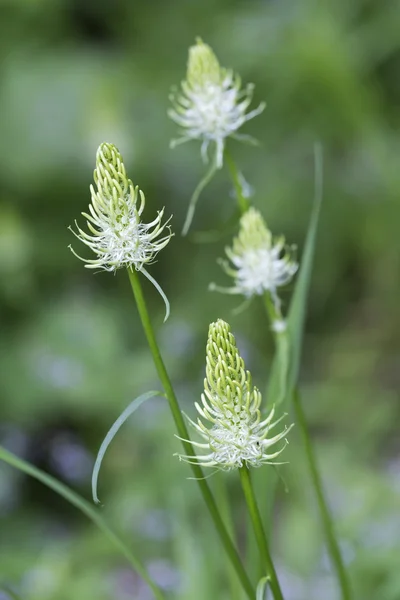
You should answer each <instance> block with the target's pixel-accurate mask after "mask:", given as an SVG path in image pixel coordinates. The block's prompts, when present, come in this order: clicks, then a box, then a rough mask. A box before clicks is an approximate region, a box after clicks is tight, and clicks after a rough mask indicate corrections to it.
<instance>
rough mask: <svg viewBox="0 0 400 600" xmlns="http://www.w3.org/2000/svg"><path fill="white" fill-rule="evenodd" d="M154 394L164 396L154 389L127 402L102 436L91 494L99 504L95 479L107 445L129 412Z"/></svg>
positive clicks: (128, 415)
mask: <svg viewBox="0 0 400 600" xmlns="http://www.w3.org/2000/svg"><path fill="white" fill-rule="evenodd" d="M154 396H164V394H163V393H162V392H158V391H156V392H153V391H151V392H146V393H145V394H142V395H141V396H138V397H137V398H135V399H134V400H132V402H131V403H130V404H129V406H127V407H126V409H125V410H124V411H123V413H121V414H120V416H119V417H118V419H117V420H116V421H115V423H114V424H113V425H112V427H111V428H110V429H109V431H108V433H107V435H106V437H105V438H104V440H103V442H102V444H101V446H100V450H99V451H98V453H97V457H96V462H95V463H94V467H93V474H92V495H93V500H94V502H95V503H96V504H100V500H99V498H98V496H97V480H98V478H99V472H100V467H101V463H102V462H103V458H104V455H105V453H106V451H107V448H108V446H109V445H110V443H111V442H112V440H113V439H114V437H115V436H116V434H117V433H118V431H119V430H120V429H121V427H122V425H123V424H124V423H125V421H126V420H127V419H128V418H129V417H130V416H131V414H133V413H134V412H135V411H136V410H137V409H138V408H139V406H140V405H141V404H143V402H146V400H149V399H150V398H154ZM164 397H165V396H164Z"/></svg>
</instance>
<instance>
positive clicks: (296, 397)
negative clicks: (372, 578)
mask: <svg viewBox="0 0 400 600" xmlns="http://www.w3.org/2000/svg"><path fill="white" fill-rule="evenodd" d="M293 404H294V408H295V411H296V417H297V421H298V424H299V426H300V431H301V435H302V438H303V444H304V449H305V452H306V457H307V462H308V467H309V470H310V475H311V480H312V482H313V486H314V491H315V495H316V497H317V502H318V508H319V512H320V515H321V521H322V525H323V528H324V532H325V538H326V542H327V545H328V549H329V554H330V555H331V559H332V562H333V566H334V568H335V571H336V575H337V578H338V581H339V583H340V589H341V596H342V600H350V599H351V591H350V583H349V580H348V576H347V572H346V569H345V566H344V564H343V559H342V555H341V553H340V549H339V544H338V542H337V539H336V536H335V532H334V528H333V522H332V517H331V514H330V511H329V508H328V505H327V503H326V500H325V495H324V492H323V487H322V481H321V477H320V474H319V471H318V466H317V461H316V458H315V453H314V450H313V446H312V442H311V437H310V434H309V431H308V427H307V421H306V417H305V414H304V411H303V407H302V404H301V399H300V394H299V392H298V391H297V390H295V392H294V394H293Z"/></svg>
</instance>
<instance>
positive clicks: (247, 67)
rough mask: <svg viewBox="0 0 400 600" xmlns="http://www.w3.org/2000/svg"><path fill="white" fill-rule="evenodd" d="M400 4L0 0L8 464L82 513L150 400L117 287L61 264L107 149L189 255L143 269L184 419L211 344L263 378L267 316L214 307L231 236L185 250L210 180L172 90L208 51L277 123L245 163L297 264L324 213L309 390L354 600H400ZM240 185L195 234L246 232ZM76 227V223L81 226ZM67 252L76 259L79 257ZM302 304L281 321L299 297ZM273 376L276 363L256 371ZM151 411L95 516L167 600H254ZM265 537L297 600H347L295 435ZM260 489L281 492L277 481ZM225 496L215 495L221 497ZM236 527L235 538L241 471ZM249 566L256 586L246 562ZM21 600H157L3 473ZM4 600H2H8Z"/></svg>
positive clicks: (0, 497)
mask: <svg viewBox="0 0 400 600" xmlns="http://www.w3.org/2000/svg"><path fill="white" fill-rule="evenodd" d="M399 32H400V4H399V2H398V0H394V1H389V0H380V1H379V2H376V1H373V0H352V1H350V2H348V1H346V0H322V1H317V0H314V1H312V0H299V1H293V0H292V1H278V0H269V1H268V0H246V1H239V0H236V1H230V2H228V1H225V2H224V1H223V0H201V1H200V0H198V1H196V0H191V1H188V0H170V1H169V2H166V1H163V0H151V2H134V1H129V0H113V1H112V2H111V1H108V2H107V1H106V0H9V1H8V2H7V1H4V0H1V1H0V57H1V87H0V305H1V339H0V369H1V378H0V390H1V397H0V442H1V443H2V444H3V445H5V446H6V447H7V448H9V449H10V450H13V451H14V452H15V453H17V454H19V455H21V456H24V457H25V458H27V459H28V460H30V461H32V462H34V463H35V464H36V465H37V466H39V467H41V468H43V469H45V470H47V471H49V472H50V473H52V474H53V475H55V476H57V477H58V478H60V479H61V480H63V481H65V482H67V483H68V484H69V485H71V486H72V487H74V488H75V489H77V490H78V491H79V492H80V493H82V494H83V495H84V496H86V497H90V475H91V469H92V465H93V461H94V457H95V454H96V452H97V449H98V447H99V445H100V443H101V441H102V439H103V437H104V435H105V433H106V431H107V429H108V427H109V426H110V425H111V423H112V422H113V421H114V419H115V418H116V417H117V416H118V414H119V413H120V412H121V410H122V409H123V408H124V407H125V406H126V405H127V404H128V403H129V401H130V400H132V399H133V398H134V397H135V396H136V395H138V394H139V393H142V392H143V391H147V390H148V389H157V388H159V386H160V384H159V383H158V381H157V378H156V375H155V371H154V368H153V365H152V361H151V357H150V354H149V351H148V350H147V347H146V345H145V342H144V337H143V334H142V331H141V327H140V323H139V319H138V315H137V312H136V308H135V305H134V303H133V301H132V296H131V292H130V289H129V282H128V279H127V276H126V274H125V273H124V272H119V273H117V275H116V276H115V277H114V276H112V275H110V274H106V273H103V274H98V275H93V274H92V273H91V272H90V271H88V270H85V269H84V268H83V264H82V263H80V262H79V261H78V260H76V259H75V258H74V257H73V255H72V254H71V253H70V252H69V250H68V248H67V246H68V244H70V243H73V242H74V239H73V237H72V234H70V232H68V230H67V226H68V225H71V224H73V221H74V219H75V218H79V215H80V212H81V211H82V210H86V208H87V205H88V202H89V199H90V196H89V185H90V183H91V181H92V170H93V168H94V160H95V152H96V149H97V146H98V145H99V144H100V143H101V142H102V141H108V142H112V143H114V144H116V145H117V146H118V147H119V148H120V150H121V152H122V154H123V156H124V158H125V164H126V166H127V169H128V173H129V174H130V177H131V178H132V179H133V181H134V183H135V184H139V185H140V187H141V188H142V189H143V190H144V192H145V194H146V199H147V203H146V212H145V219H146V220H147V221H150V220H151V219H152V218H154V216H155V212H156V210H157V209H159V208H161V207H162V206H165V207H166V214H167V215H169V214H171V213H173V215H174V216H173V221H172V223H173V229H174V231H175V232H176V236H175V237H174V238H173V239H172V241H171V243H170V244H169V246H168V247H167V248H166V249H165V250H164V251H163V252H162V253H161V254H160V255H159V260H158V263H157V264H155V265H154V266H153V267H152V268H151V274H152V275H153V276H154V277H156V278H157V280H158V281H159V282H160V284H161V285H162V287H163V288H164V290H165V291H166V293H167V295H168V297H169V299H170V301H171V309H172V312H171V318H170V320H169V321H168V323H167V324H165V325H162V318H163V311H164V307H163V305H162V301H161V299H160V297H159V296H158V294H157V293H156V292H155V290H154V288H153V287H152V286H151V285H150V284H149V283H148V282H147V281H145V280H144V281H143V286H144V288H145V293H146V295H147V298H148V302H149V306H150V310H151V312H152V314H153V315H154V321H155V324H156V327H157V331H158V336H159V340H160V343H161V346H162V349H163V352H164V355H165V358H166V362H167V366H168V368H169V369H170V372H171V375H172V377H173V380H174V383H175V385H176V389H177V392H178V396H179V399H180V401H181V403H182V405H183V406H184V407H185V409H186V410H187V411H188V412H189V413H190V414H191V415H192V416H193V401H194V400H195V399H197V398H198V397H199V394H200V392H201V389H202V378H203V376H204V375H203V373H204V349H205V341H206V335H207V327H208V324H209V322H210V321H213V320H215V319H217V318H218V317H221V318H224V319H225V320H227V321H229V322H230V324H231V326H232V329H233V331H234V333H235V334H236V336H237V340H238V343H239V346H240V349H241V351H242V353H243V354H244V356H245V358H246V362H247V366H248V368H250V369H251V370H252V373H253V377H254V381H255V383H256V385H258V386H259V387H261V389H263V388H264V385H265V382H266V379H267V376H268V368H269V365H270V363H271V357H272V351H273V348H272V344H271V341H270V340H269V336H268V335H267V333H268V331H267V326H266V325H261V324H262V323H264V322H265V321H264V314H263V310H262V306H261V303H260V304H259V303H258V302H256V301H255V302H253V304H252V305H251V308H250V309H249V310H247V311H246V312H244V313H242V314H240V315H238V316H235V315H233V314H232V310H233V309H234V308H235V307H237V306H238V304H240V299H239V298H235V297H230V296H222V295H218V294H215V293H214V294H212V293H210V292H208V291H207V286H208V283H209V282H210V281H217V282H218V283H220V284H221V285H222V284H224V285H225V284H226V283H227V280H226V279H225V276H224V275H223V273H222V271H221V270H220V267H219V266H218V265H217V263H216V259H217V257H219V256H221V255H222V253H223V248H224V246H225V245H226V244H227V243H229V240H230V238H231V236H232V234H233V233H234V230H232V231H231V232H230V233H228V234H227V235H226V236H225V237H224V238H222V239H220V240H218V241H216V242H214V243H208V244H205V243H203V244H199V243H195V241H194V240H193V237H192V239H190V236H189V238H188V239H182V238H181V237H180V235H179V232H180V229H181V227H182V224H183V220H184V216H185V212H186V207H187V203H188V199H189V197H190V194H191V193H192V191H193V189H194V187H195V185H196V184H197V182H198V180H199V179H200V177H201V176H202V173H203V171H204V166H203V165H202V163H201V161H200V158H199V145H198V144H196V143H192V144H187V145H185V146H184V147H179V148H177V149H176V150H174V151H172V150H170V149H169V146H168V145H169V140H170V139H171V138H173V137H174V136H175V135H176V127H175V125H174V124H173V123H172V122H171V121H169V119H168V118H167V116H166V111H167V108H168V94H169V91H170V88H171V86H172V85H173V84H179V82H180V81H181V79H183V77H184V74H185V64H186V56H187V48H188V46H189V45H191V44H192V43H193V42H194V39H195V37H196V36H197V35H201V36H202V38H203V39H204V40H205V41H206V42H208V43H209V44H210V45H211V46H212V47H213V48H214V50H215V52H216V53H217V55H218V57H219V59H220V61H221V64H223V65H225V66H227V67H233V68H234V69H235V70H237V71H238V72H239V73H240V74H241V76H242V78H243V80H244V81H245V82H248V81H252V82H254V83H255V84H256V92H255V101H254V102H255V105H256V103H258V102H260V101H262V100H264V99H265V100H266V101H267V109H266V111H265V112H264V113H263V114H262V115H261V116H260V117H258V118H257V119H255V120H254V121H251V122H250V123H249V124H248V125H247V126H246V130H245V131H246V133H251V134H253V135H255V136H256V137H257V138H258V139H259V140H260V141H261V147H260V148H252V147H247V146H244V145H239V144H235V143H233V144H232V147H231V149H232V152H233V154H234V156H235V159H236V161H237V163H238V164H239V165H240V168H241V170H242V171H243V173H244V175H245V177H246V179H247V180H248V181H249V182H250V183H251V185H252V186H253V187H254V199H253V201H254V204H255V205H256V206H257V207H258V208H259V209H260V210H261V211H262V213H263V214H264V216H265V217H266V219H267V221H268V224H269V226H270V228H271V229H272V230H273V232H275V233H277V234H278V233H282V232H284V233H285V235H286V238H287V240H288V241H289V242H290V243H292V242H293V243H297V245H298V247H299V256H300V257H301V250H302V244H303V242H304V237H305V232H306V228H307V221H308V217H309V212H310V207H311V200H312V194H313V159H312V145H313V142H314V141H315V140H316V139H319V140H320V141H321V142H322V143H323V146H324V152H325V197H324V205H323V211H322V218H321V226H320V231H319V237H318V246H317V254H316V262H315V270H314V275H313V281H312V289H311V297H310V303H309V315H308V320H307V330H306V337H305V347H304V354H303V364H302V385H301V387H302V392H303V398H304V403H305V408H306V411H307V415H308V417H309V422H310V426H311V429H312V433H313V437H314V440H315V444H316V448H317V452H318V459H319V463H320V466H321V469H322V472H323V479H324V484H325V488H326V492H327V497H328V500H329V504H330V506H331V508H332V511H333V514H334V517H335V520H336V525H337V531H338V533H339V536H340V540H341V546H342V549H343V553H344V557H345V561H346V564H347V566H348V568H349V570H350V573H351V577H352V582H353V586H354V590H355V598H357V599H360V600H361V599H362V600H375V599H376V600H399V598H400V570H399V563H400V458H399V451H400V443H399V423H400V404H399V393H398V389H399V383H400V375H399V372H400V370H399V367H400V313H399V309H398V305H399V293H400V278H399V273H400V268H399V267H400V243H399V225H400V203H399V198H400V169H399V149H400V143H399V139H400V138H399V122H400V108H399V107H400V77H399V73H400V34H399ZM231 192H232V190H231V185H230V183H229V180H228V175H227V172H226V171H225V170H224V171H223V172H221V173H219V174H218V176H217V177H216V178H215V179H214V180H213V182H212V183H211V185H210V186H209V187H208V188H207V189H206V190H205V192H204V193H203V195H202V197H201V200H200V202H199V207H198V211H197V213H196V217H195V221H194V227H193V229H195V230H198V231H206V230H208V229H215V228H216V227H218V226H219V225H220V224H221V223H223V222H224V221H227V220H228V219H229V217H230V216H231V215H232V214H233V212H234V202H235V201H234V199H233V197H232V193H231ZM81 222H83V219H81ZM74 247H75V248H76V249H77V251H82V252H84V250H82V248H79V242H77V241H75V244H74ZM290 291H291V290H288V291H287V292H286V293H285V295H284V302H285V304H286V306H287V303H288V301H289V298H290ZM266 357H268V358H266ZM173 431H174V429H173V424H172V421H171V418H170V416H169V412H168V409H167V407H166V405H165V403H164V402H163V400H162V399H157V398H155V399H154V400H152V401H150V402H149V403H147V404H146V405H144V406H142V407H141V408H140V410H139V412H137V413H136V414H135V416H134V417H133V418H132V419H131V421H130V422H129V423H128V424H126V425H125V427H124V428H123V430H122V431H121V432H120V434H119V436H118V438H117V439H116V440H115V441H114V443H113V445H112V447H111V448H110V451H109V454H108V455H107V457H106V461H105V463H104V468H103V471H102V473H101V476H100V498H101V499H102V500H103V502H104V503H105V506H104V508H103V509H102V510H103V513H104V515H105V516H106V517H107V518H109V520H110V521H111V522H112V523H113V524H114V525H115V526H116V527H118V528H119V529H120V530H122V531H123V532H124V535H125V536H126V539H127V540H128V542H129V544H130V545H131V547H132V548H133V549H134V550H136V551H137V553H138V554H139V555H140V556H141V558H142V559H143V561H144V562H145V563H146V565H147V566H148V568H149V570H150V572H151V574H152V575H153V576H154V578H155V579H156V581H157V582H158V583H159V584H160V585H161V586H162V587H163V588H164V589H165V590H167V591H168V592H169V593H170V594H171V598H177V599H182V600H183V599H193V600H206V599H207V600H208V599H210V598H213V599H214V598H218V599H222V600H228V599H231V598H233V599H234V600H240V598H241V597H242V596H241V593H240V591H237V590H236V591H235V590H234V589H231V588H230V587H229V570H228V566H227V563H226V560H225V559H224V557H223V555H222V553H221V550H220V545H219V540H218V539H217V536H216V534H215V532H214V531H213V529H212V526H211V525H210V523H209V520H208V515H207V514H206V513H205V510H204V508H203V505H202V502H201V499H200V498H199V494H198V489H197V486H196V484H195V483H194V482H193V481H189V480H188V479H187V477H188V476H189V470H188V468H187V466H185V465H183V464H182V463H179V461H178V460H177V459H176V458H173V457H172V454H173V453H174V452H176V451H178V450H179V442H178V441H177V440H176V439H175V438H174V437H173ZM291 442H292V443H291V445H290V451H289V450H288V457H290V464H289V465H287V466H285V467H283V468H282V474H283V477H284V479H285V481H286V484H287V485H288V488H289V493H287V494H286V493H285V492H284V490H283V486H281V490H280V494H279V498H278V504H277V507H276V512H275V518H274V541H273V543H274V555H275V557H276V563H277V568H278V571H279V574H280V577H281V579H282V585H283V588H284V591H285V599H286V600H335V599H336V598H338V597H339V595H338V591H337V589H336V584H335V581H334V578H333V576H332V572H331V567H330V563H329V558H328V556H327V554H326V552H325V550H324V544H323V539H322V532H321V527H320V524H319V521H318V517H317V511H316V507H315V503H314V499H313V494H312V490H311V487H310V483H309V479H308V475H307V472H306V469H305V466H304V464H303V459H302V458H301V456H302V455H301V453H300V452H298V443H299V442H298V440H297V434H296V433H294V434H293V436H292V439H291ZM263 474H264V476H265V478H268V475H269V470H268V469H267V468H266V469H264V470H263ZM219 477H220V476H219V475H218V476H215V478H213V479H211V480H210V482H211V485H212V486H213V487H214V488H216V491H217V492H218V489H217V488H218V482H219V479H218V478H219ZM227 478H228V485H229V488H230V492H231V497H232V498H233V499H235V521H236V523H237V529H238V534H239V536H240V538H241V539H243V536H244V531H245V526H246V524H245V520H244V515H243V510H242V507H241V495H240V490H239V489H238V487H237V481H236V477H235V475H229V476H228V477H227ZM253 566H254V565H253ZM1 586H4V587H6V586H8V587H10V588H11V589H13V590H14V591H15V592H17V593H18V594H19V597H20V598H21V599H22V600H72V599H74V600H76V599H78V598H79V600H86V599H88V600H91V599H92V598H96V599H97V600H111V599H112V600H127V599H128V598H136V599H138V600H149V599H150V598H151V597H152V596H151V594H150V592H149V591H148V589H147V587H146V586H145V585H144V584H143V583H142V582H141V581H140V579H139V578H138V577H137V576H136V575H135V574H133V573H132V572H131V571H130V570H129V568H128V567H127V565H126V563H125V562H124V560H123V559H122V558H121V557H120V556H119V555H117V554H116V553H115V552H114V550H113V548H112V547H110V545H109V543H108V542H107V540H105V539H103V538H102V537H101V535H100V533H98V532H97V531H96V530H95V529H94V528H93V527H92V525H91V524H89V523H88V522H87V521H86V520H84V519H83V517H81V516H80V514H78V513H77V512H76V511H75V510H74V509H73V508H71V507H70V506H69V505H67V504H66V503H65V502H64V501H63V500H61V499H60V498H59V497H57V496H55V495H54V494H53V493H51V492H50V491H48V490H47V489H45V488H44V487H42V486H41V485H39V484H38V483H36V482H34V481H32V480H27V479H26V478H25V477H23V476H22V475H20V474H19V473H17V472H15V471H13V470H11V469H10V468H8V467H5V466H4V465H2V464H1V465H0V587H1ZM9 597H10V596H9V595H8V594H7V593H6V592H5V591H3V592H2V591H0V599H1V600H6V599H7V600H8V599H9Z"/></svg>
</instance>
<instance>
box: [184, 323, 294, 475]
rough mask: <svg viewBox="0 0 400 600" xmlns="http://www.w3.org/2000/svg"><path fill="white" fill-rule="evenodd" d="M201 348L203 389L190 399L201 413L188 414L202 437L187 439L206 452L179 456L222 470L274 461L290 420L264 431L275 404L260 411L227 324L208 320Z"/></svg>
mask: <svg viewBox="0 0 400 600" xmlns="http://www.w3.org/2000/svg"><path fill="white" fill-rule="evenodd" d="M206 350H207V356H206V378H205V380H204V394H202V395H201V401H202V402H201V404H199V403H197V402H196V403H195V406H196V409H197V412H198V413H199V415H200V417H201V418H198V419H197V423H195V422H194V421H192V420H191V419H188V420H189V422H190V424H191V425H192V426H193V427H194V428H195V429H196V431H197V432H198V433H199V434H200V435H201V437H202V438H203V439H204V440H205V442H204V443H197V442H191V443H192V444H193V446H195V447H197V448H201V449H203V450H205V451H206V453H205V454H200V455H197V456H196V455H193V456H187V455H183V456H182V455H179V457H180V458H181V459H182V460H184V461H186V462H189V463H195V464H199V465H201V466H203V467H216V468H218V469H223V470H230V469H237V468H240V467H242V466H244V465H246V466H252V467H259V466H261V465H263V464H274V463H273V460H274V459H275V458H276V457H277V456H279V454H280V453H281V452H282V450H283V449H284V447H285V445H286V444H287V440H286V439H285V437H286V434H287V433H288V431H289V430H290V429H291V427H292V426H290V427H285V429H284V430H283V431H281V432H280V433H278V434H277V435H275V436H273V437H269V433H270V431H271V430H272V429H273V428H274V427H275V426H276V425H277V423H279V421H281V419H282V418H283V417H281V418H280V419H277V420H276V421H275V422H274V421H273V418H274V409H272V410H271V412H270V413H269V414H268V415H267V416H266V418H264V419H263V418H262V417H261V413H260V404H261V394H260V392H259V391H258V389H257V388H256V387H253V385H252V382H251V376H250V373H249V371H245V365H244V362H243V359H242V358H241V356H240V354H239V352H238V349H237V347H236V342H235V338H234V337H233V335H232V334H231V332H230V327H229V325H228V324H227V323H225V322H224V321H222V320H221V319H220V320H218V321H217V322H216V323H212V324H211V325H210V329H209V333H208V341H207V349H206ZM203 421H204V422H207V425H209V427H207V426H206V425H205V424H204V422H203ZM281 440H284V443H283V445H282V446H281V447H280V448H279V449H278V450H276V451H275V452H272V453H269V448H270V447H271V446H273V445H274V444H276V443H277V442H279V441H281Z"/></svg>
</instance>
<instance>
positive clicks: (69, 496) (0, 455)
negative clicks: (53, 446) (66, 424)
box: [0, 446, 165, 600]
mask: <svg viewBox="0 0 400 600" xmlns="http://www.w3.org/2000/svg"><path fill="white" fill-rule="evenodd" d="M0 460H3V461H4V462H6V463H8V464H9V465H11V466H12V467H15V468H16V469H19V470H20V471H22V472H24V473H26V474H27V475H29V476H30V477H33V478H34V479H37V480H38V481H40V482H41V483H43V484H44V485H46V486H47V487H49V488H50V489H52V490H53V491H54V492H56V493H57V494H59V495H60V496H63V498H65V499H66V500H67V501H68V502H69V503H70V504H72V505H73V506H76V508H78V509H79V510H80V511H81V512H83V513H84V514H85V515H86V516H87V517H88V518H89V519H90V520H91V521H93V523H94V524H95V525H97V527H98V528H99V529H100V530H101V531H102V532H103V533H104V534H105V535H106V536H107V537H108V539H109V540H110V542H111V543H112V544H114V546H115V547H116V548H118V550H119V551H120V552H121V554H123V555H124V556H125V558H126V559H127V560H128V562H130V564H131V565H132V567H133V568H134V569H135V571H137V572H138V573H139V575H140V576H141V577H142V578H143V579H144V581H146V583H147V584H148V585H149V587H150V588H151V590H152V592H153V594H154V596H155V598H156V599H157V600H165V596H164V594H163V593H162V591H161V590H160V588H159V587H158V586H157V585H156V584H155V583H154V581H153V580H152V579H151V578H150V576H149V575H148V573H147V571H146V569H145V568H144V567H143V565H142V564H141V563H140V562H139V561H138V560H137V558H135V556H134V555H133V554H132V552H131V551H130V550H129V548H127V546H126V545H125V543H124V542H123V541H122V540H121V539H120V537H119V536H118V535H117V534H116V533H114V531H113V530H112V529H111V528H110V527H109V526H108V525H107V523H106V522H105V521H104V519H103V518H102V517H101V516H100V515H99V513H98V511H97V510H96V509H94V508H93V507H92V505H91V504H90V503H89V502H87V501H86V500H84V499H83V498H81V497H80V496H79V495H78V494H77V493H76V492H74V491H73V490H71V489H70V488H69V487H67V486H66V485H64V484H63V483H61V482H60V481H57V479H54V477H52V476H51V475H48V474H47V473H44V472H43V471H41V470H40V469H37V468H36V467H34V466H33V465H31V464H30V463H28V462H26V461H25V460H22V459H21V458H18V457H17V456H15V455H14V454H12V453H11V452H8V451H7V450H5V449H4V448H2V447H1V446H0Z"/></svg>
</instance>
